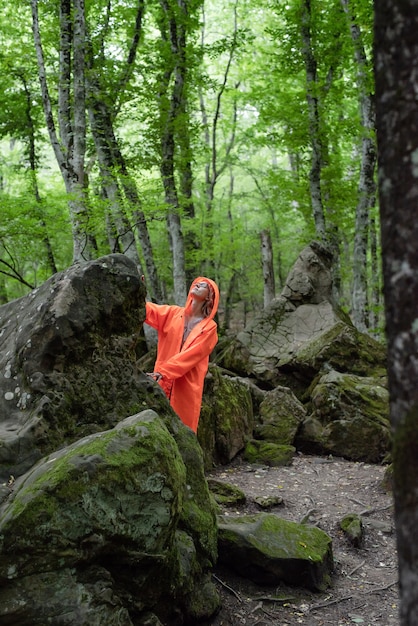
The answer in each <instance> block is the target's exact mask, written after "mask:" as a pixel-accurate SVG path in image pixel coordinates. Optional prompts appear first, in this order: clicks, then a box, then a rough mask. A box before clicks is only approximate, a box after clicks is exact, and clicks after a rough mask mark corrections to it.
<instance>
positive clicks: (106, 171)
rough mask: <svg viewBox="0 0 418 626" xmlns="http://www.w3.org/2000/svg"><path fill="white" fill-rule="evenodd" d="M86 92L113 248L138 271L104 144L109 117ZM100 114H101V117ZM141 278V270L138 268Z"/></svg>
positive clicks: (92, 92)
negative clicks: (108, 213)
mask: <svg viewBox="0 0 418 626" xmlns="http://www.w3.org/2000/svg"><path fill="white" fill-rule="evenodd" d="M87 85H88V91H89V98H88V102H89V108H88V111H89V120H90V129H91V133H92V135H93V140H94V145H95V148H96V154H97V160H98V162H99V168H100V175H101V183H102V185H103V189H104V191H105V194H106V198H107V200H108V203H109V211H110V214H111V216H112V220H111V222H112V224H113V226H114V228H115V231H116V232H115V237H116V244H117V248H118V251H119V252H122V254H126V256H127V257H129V258H130V259H132V261H134V263H136V265H137V266H138V267H139V268H140V265H141V264H140V260H139V256H138V250H137V248H136V241H135V236H134V233H133V230H132V226H131V224H130V223H129V220H128V218H127V216H126V213H125V209H124V206H123V198H122V197H121V193H120V189H119V183H118V180H117V176H116V170H115V165H116V164H115V163H114V159H113V155H112V151H111V149H110V146H109V142H108V141H107V137H108V134H109V125H110V124H111V120H110V116H109V115H106V111H103V110H102V109H104V108H105V105H104V104H101V103H100V100H99V99H98V98H97V94H96V92H95V90H94V89H93V87H92V85H91V84H90V83H89V82H87ZM103 113H104V114H103ZM140 273H141V274H142V273H143V272H142V268H140Z"/></svg>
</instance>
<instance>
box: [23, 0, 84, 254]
mask: <svg viewBox="0 0 418 626" xmlns="http://www.w3.org/2000/svg"><path fill="white" fill-rule="evenodd" d="M31 7H32V29H33V37H34V42H35V49H36V56H37V61H38V73H39V81H40V86H41V92H42V102H43V108H44V113H45V120H46V126H47V129H48V133H49V137H50V141H51V145H52V148H53V150H54V153H55V157H56V160H57V163H58V165H59V168H60V171H61V174H62V177H63V180H64V183H65V188H66V191H67V194H68V197H69V200H68V205H69V210H70V216H71V223H72V232H73V261H74V262H82V261H88V260H90V259H92V258H93V257H94V254H95V247H96V246H95V240H94V236H93V233H91V232H90V226H89V210H88V204H87V198H86V194H85V186H86V180H85V152H86V109H85V42H86V29H85V8H84V0H60V2H59V30H60V51H59V76H58V85H57V86H56V87H57V90H58V128H59V132H58V130H57V124H56V122H55V119H54V112H53V105H52V99H51V95H50V92H51V89H50V86H49V84H48V73H47V69H46V64H45V56H44V50H43V45H42V38H41V31H40V21H39V12H38V0H31Z"/></svg>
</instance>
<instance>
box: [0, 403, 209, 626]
mask: <svg viewBox="0 0 418 626" xmlns="http://www.w3.org/2000/svg"><path fill="white" fill-rule="evenodd" d="M191 437H193V439H195V438H194V435H192V434H191ZM194 447H195V448H196V449H198V446H197V443H196V442H195V444H194ZM195 461H196V459H195ZM198 465H199V463H198ZM202 468H203V463H202V458H200V470H199V468H196V469H195V475H194V477H193V476H192V477H191V476H190V473H189V474H188V472H187V470H186V466H185V462H184V459H183V457H182V455H181V453H180V451H179V447H178V445H177V443H176V441H175V439H174V438H173V436H172V435H171V434H170V432H169V431H168V429H167V427H166V426H165V424H164V422H163V420H161V419H160V418H159V417H158V415H157V414H156V413H155V412H154V411H150V410H149V411H145V412H143V413H141V414H138V415H136V416H133V417H130V418H127V419H125V420H124V421H123V422H121V423H119V424H118V425H117V426H116V427H115V428H114V429H112V430H109V431H106V432H103V433H97V434H93V435H89V436H87V437H86V438H83V439H81V440H79V441H78V442H76V443H74V444H72V445H70V446H68V447H65V448H62V449H60V450H58V451H56V452H54V453H53V454H52V455H50V456H48V457H46V458H45V459H43V460H42V461H40V462H39V463H38V464H37V465H36V466H34V467H33V468H32V469H31V470H30V471H29V472H28V473H27V474H25V475H23V476H21V477H20V478H18V479H17V480H16V481H15V482H14V483H13V485H12V487H11V489H10V495H9V497H8V498H7V499H6V500H5V501H4V502H3V504H2V505H1V507H0V621H2V620H3V619H5V618H6V616H7V619H8V620H9V621H10V620H11V619H12V618H13V619H14V620H15V621H13V623H19V624H46V623H52V622H53V623H60V624H68V625H74V626H75V624H77V626H78V625H84V624H85V625H86V626H87V624H88V625H89V626H90V625H91V624H97V625H98V626H99V624H100V626H102V625H106V624H109V625H110V624H115V623H118V624H119V623H123V624H131V623H132V624H134V623H137V619H138V616H140V615H141V613H143V612H144V613H145V612H147V611H152V612H153V613H154V614H155V615H157V616H158V617H159V618H160V619H161V620H162V621H163V622H165V621H167V620H170V619H171V618H173V616H174V615H179V614H182V615H183V619H184V620H185V621H186V622H187V620H189V622H191V623H194V622H193V620H194V619H195V618H197V616H198V617H199V619H201V618H202V617H206V618H207V617H209V616H210V615H212V614H213V613H214V612H215V611H216V610H217V609H218V607H219V597H218V595H217V592H216V590H215V587H214V586H213V585H211V584H210V567H211V566H212V565H213V564H214V562H215V561H216V550H217V545H216V538H217V529H216V517H215V508H214V506H213V502H212V499H211V497H210V494H209V491H208V488H207V485H206V481H205V480H204V477H203V472H202ZM198 473H200V481H198V480H197V475H198ZM190 478H191V480H190ZM189 481H190V482H189ZM198 483H199V484H198ZM191 500H193V506H189V505H188V503H189V501H191ZM186 511H187V512H186ZM190 511H193V516H191V515H190ZM186 520H187V521H186ZM190 528H192V529H193V531H192V532H189V529H190ZM157 580H158V584H157V585H156V581H157ZM47 589H48V592H47ZM202 589H205V596H204V597H205V600H203V599H201V600H200V603H199V606H197V605H196V600H195V597H196V594H197V595H199V594H200V592H201V590H202ZM47 596H48V599H47V600H46V598H47ZM23 598H24V601H23V600H22V599H23ZM118 616H119V617H118ZM122 618H123V619H122ZM120 619H122V621H120ZM10 623H12V622H10Z"/></svg>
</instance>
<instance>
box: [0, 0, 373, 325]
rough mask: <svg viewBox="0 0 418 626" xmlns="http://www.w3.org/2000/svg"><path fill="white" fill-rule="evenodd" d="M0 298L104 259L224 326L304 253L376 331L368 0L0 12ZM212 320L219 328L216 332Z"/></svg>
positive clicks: (60, 1)
mask: <svg viewBox="0 0 418 626" xmlns="http://www.w3.org/2000/svg"><path fill="white" fill-rule="evenodd" d="M0 16H1V19H0V37H1V43H0V64H1V66H0V70H1V71H0V81H1V89H0V97H1V107H0V134H1V137H0V146H1V149H0V202H1V218H0V303H6V302H8V301H10V300H12V299H14V298H17V297H20V296H22V295H24V294H26V293H27V292H28V291H29V290H31V289H33V288H35V287H37V286H39V285H40V284H41V283H42V282H43V281H45V280H46V279H47V278H48V277H49V276H51V275H52V274H53V273H55V272H57V271H60V270H62V269H65V268H67V267H68V266H69V265H71V264H72V263H82V262H85V261H88V260H91V259H93V258H97V257H100V256H102V255H106V254H109V253H112V252H122V253H124V254H126V255H128V256H129V257H130V258H132V259H133V260H134V261H135V262H136V263H137V265H138V268H139V271H140V272H141V273H143V274H144V275H145V276H146V280H147V286H148V290H149V293H150V296H151V297H152V298H153V299H154V300H155V301H157V302H161V301H170V302H176V303H178V304H183V302H184V300H185V297H186V293H187V289H188V285H189V283H190V280H191V279H192V278H193V277H194V276H198V275H207V276H210V277H212V278H213V279H214V280H215V281H216V282H217V283H218V284H219V286H220V289H221V293H222V311H223V319H224V320H228V319H229V315H230V311H231V308H232V307H233V305H234V304H235V303H237V302H241V303H244V310H245V311H254V310H259V309H262V308H263V306H265V305H266V302H268V301H269V299H271V298H272V297H274V295H277V294H278V293H280V291H281V288H282V286H283V283H284V281H285V279H286V276H287V273H288V271H289V269H290V268H291V266H292V265H293V263H294V262H295V260H296V258H297V256H298V254H299V253H300V251H301V250H302V249H303V248H304V247H305V245H307V244H308V243H309V242H310V241H312V240H320V241H322V242H324V243H326V244H327V245H328V246H329V247H330V249H331V250H332V252H333V255H334V261H333V275H334V288H335V297H336V301H337V302H338V304H339V305H340V306H341V307H342V309H343V310H344V311H346V312H347V313H349V314H350V316H351V319H352V320H353V322H354V324H355V325H356V327H357V328H358V329H359V330H361V331H365V332H369V333H370V334H373V335H375V336H377V337H380V336H381V335H382V332H383V331H382V327H383V313H382V310H383V305H382V298H381V282H382V281H381V267H380V242H379V223H378V206H377V192H376V137H375V112H374V81H373V63H372V53H373V41H372V38H373V3H372V2H371V1H369V0H288V1H287V2H271V1H270V0H223V1H220V0H207V1H206V2H203V0H94V1H93V0H14V1H13V2H3V3H2V6H1V8H0ZM225 323H226V321H225Z"/></svg>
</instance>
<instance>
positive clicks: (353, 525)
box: [340, 513, 363, 548]
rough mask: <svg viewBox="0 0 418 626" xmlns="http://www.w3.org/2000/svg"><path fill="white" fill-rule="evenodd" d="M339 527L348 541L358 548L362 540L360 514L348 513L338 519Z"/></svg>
mask: <svg viewBox="0 0 418 626" xmlns="http://www.w3.org/2000/svg"><path fill="white" fill-rule="evenodd" d="M340 528H341V530H342V531H343V533H344V535H345V536H346V537H347V539H348V540H349V542H350V543H352V544H353V546H354V547H355V548H359V547H360V545H361V543H362V541H363V522H362V519H361V517H360V515H357V514H356V513H349V514H348V515H345V516H344V517H343V518H342V520H341V521H340Z"/></svg>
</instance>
